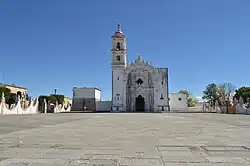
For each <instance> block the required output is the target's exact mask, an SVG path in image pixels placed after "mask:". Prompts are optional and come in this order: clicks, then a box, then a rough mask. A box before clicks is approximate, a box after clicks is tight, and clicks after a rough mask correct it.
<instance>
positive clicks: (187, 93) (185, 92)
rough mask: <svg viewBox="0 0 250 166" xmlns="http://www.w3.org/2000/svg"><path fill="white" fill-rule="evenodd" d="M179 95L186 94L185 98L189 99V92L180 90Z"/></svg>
mask: <svg viewBox="0 0 250 166" xmlns="http://www.w3.org/2000/svg"><path fill="white" fill-rule="evenodd" d="M179 93H182V94H186V95H187V98H188V97H189V95H190V94H189V92H188V91H187V90H180V92H179Z"/></svg>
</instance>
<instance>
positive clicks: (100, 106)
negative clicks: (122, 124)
mask: <svg viewBox="0 0 250 166" xmlns="http://www.w3.org/2000/svg"><path fill="white" fill-rule="evenodd" d="M111 104H112V102H111V101H97V102H96V111H111Z"/></svg>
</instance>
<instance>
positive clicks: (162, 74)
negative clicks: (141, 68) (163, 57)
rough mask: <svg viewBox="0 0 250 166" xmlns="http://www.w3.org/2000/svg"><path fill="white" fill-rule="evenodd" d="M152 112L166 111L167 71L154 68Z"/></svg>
mask: <svg viewBox="0 0 250 166" xmlns="http://www.w3.org/2000/svg"><path fill="white" fill-rule="evenodd" d="M153 77H154V110H155V111H162V107H163V108H164V111H168V104H169V102H168V70H167V68H156V69H155V71H154V73H153Z"/></svg>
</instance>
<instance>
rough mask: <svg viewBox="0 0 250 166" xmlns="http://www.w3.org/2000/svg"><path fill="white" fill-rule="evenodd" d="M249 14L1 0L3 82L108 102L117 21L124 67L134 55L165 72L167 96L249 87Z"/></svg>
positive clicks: (182, 0)
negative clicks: (87, 93) (90, 94)
mask: <svg viewBox="0 0 250 166" xmlns="http://www.w3.org/2000/svg"><path fill="white" fill-rule="evenodd" d="M249 9H250V1H249V0H157V1H152V0H126V1H119V0H1V1H0V58H1V59H0V62H1V64H0V72H1V77H0V78H1V82H3V83H9V84H16V85H20V86H24V87H27V88H28V93H29V94H30V95H31V96H38V95H40V94H50V93H53V92H54V88H57V89H58V93H61V94H64V95H66V96H69V97H71V96H72V87H74V86H77V87H84V86H86V87H88V86H90V87H99V88H101V89H102V91H103V92H102V96H103V98H104V99H105V98H108V97H109V96H111V53H110V49H111V35H112V34H113V33H114V32H115V31H116V26H117V24H118V23H120V24H121V26H122V31H123V32H124V33H125V35H126V36H127V42H128V43H127V48H128V61H129V62H130V61H134V60H135V59H136V57H137V56H138V54H140V55H141V56H142V57H143V59H144V60H148V61H151V62H152V63H153V65H155V66H156V67H168V68H169V87H170V91H171V92H177V91H179V90H180V89H187V90H188V91H190V92H191V93H192V94H193V95H195V96H201V95H202V91H203V90H204V88H205V86H206V85H207V84H209V83H212V82H215V83H224V82H231V83H233V84H234V85H236V86H241V85H249V83H250V77H249V73H250V65H249V61H250V10H249ZM2 73H4V74H3V75H2Z"/></svg>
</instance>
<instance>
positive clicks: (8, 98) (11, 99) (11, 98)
mask: <svg viewBox="0 0 250 166" xmlns="http://www.w3.org/2000/svg"><path fill="white" fill-rule="evenodd" d="M2 93H4V97H5V103H6V104H8V105H9V107H10V106H11V104H14V103H15V102H16V94H15V93H11V92H10V89H9V88H6V87H0V98H1V99H2Z"/></svg>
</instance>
